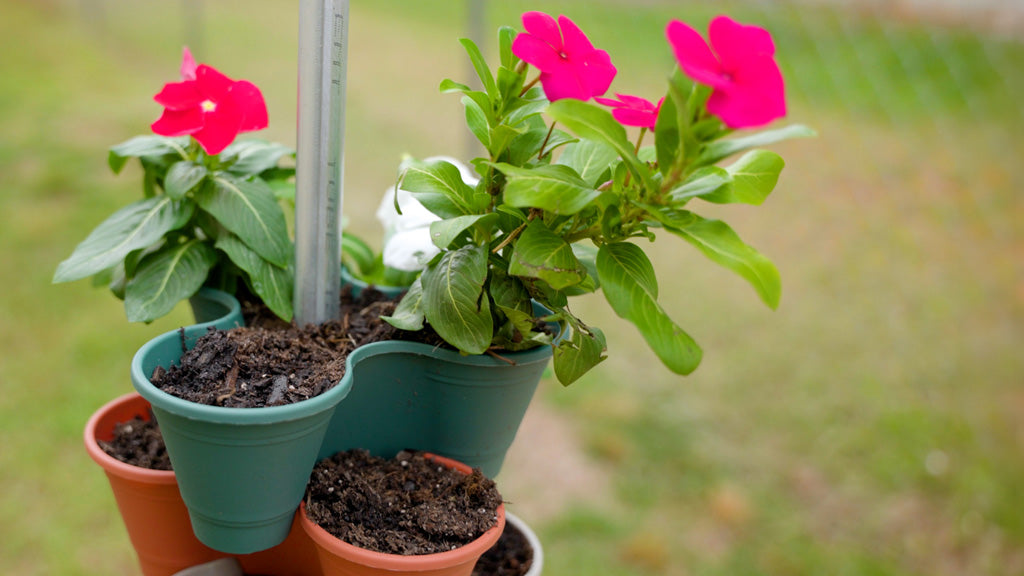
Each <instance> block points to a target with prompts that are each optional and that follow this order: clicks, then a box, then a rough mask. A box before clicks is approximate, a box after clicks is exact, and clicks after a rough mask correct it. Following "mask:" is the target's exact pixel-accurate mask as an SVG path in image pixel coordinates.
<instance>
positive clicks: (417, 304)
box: [381, 276, 424, 332]
mask: <svg viewBox="0 0 1024 576" xmlns="http://www.w3.org/2000/svg"><path fill="white" fill-rule="evenodd" d="M381 318H382V319H383V320H384V321H385V322H387V323H388V324H391V325H392V326H394V327H395V328H398V329H399V330H408V331H410V332H416V331H418V330H422V329H423V319H424V316H423V284H422V276H420V277H419V278H416V280H415V281H414V282H413V283H412V285H411V286H409V290H408V292H406V293H405V296H402V299H401V300H399V302H398V306H397V307H395V311H394V313H392V314H391V315H390V316H381Z"/></svg>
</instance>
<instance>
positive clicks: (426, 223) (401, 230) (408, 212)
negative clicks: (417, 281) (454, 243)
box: [377, 156, 479, 272]
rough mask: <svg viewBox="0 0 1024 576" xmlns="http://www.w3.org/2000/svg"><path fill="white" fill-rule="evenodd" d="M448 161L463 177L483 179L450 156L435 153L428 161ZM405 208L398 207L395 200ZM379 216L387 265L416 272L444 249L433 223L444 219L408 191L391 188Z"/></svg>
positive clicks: (474, 180) (470, 181)
mask: <svg viewBox="0 0 1024 576" xmlns="http://www.w3.org/2000/svg"><path fill="white" fill-rule="evenodd" d="M437 160H444V161H445V162H449V163H451V164H452V165H454V166H455V167H456V168H458V169H459V173H460V174H461V175H462V180H463V181H464V182H465V183H466V184H468V185H470V186H476V184H477V182H478V181H479V178H477V176H476V174H475V173H474V172H473V170H472V169H471V168H470V167H469V166H466V165H464V164H462V163H461V162H459V161H458V160H456V159H454V158H450V157H448V156H432V157H430V158H427V159H426V160H425V161H426V162H432V161H437ZM396 201H397V202H398V207H399V209H400V210H401V211H402V213H401V214H399V213H398V211H397V210H395V202H396ZM377 219H378V220H380V223H381V226H383V227H384V265H385V266H388V267H389V268H395V269H398V270H404V271H407V272H413V271H416V270H422V269H423V268H424V267H425V266H426V265H427V262H430V260H431V259H432V258H433V257H434V256H436V255H437V254H438V253H440V252H441V250H440V249H438V247H437V246H435V245H434V243H433V241H431V239H430V225H431V224H432V223H433V222H437V221H439V220H440V219H441V218H440V217H438V216H437V215H436V214H434V213H433V212H431V211H430V210H427V209H426V208H425V207H424V206H423V204H420V201H419V200H417V199H416V196H415V195H414V194H413V193H412V192H409V191H408V190H402V189H399V190H398V192H397V195H396V192H395V187H394V186H392V187H391V188H388V189H387V191H386V192H385V193H384V198H383V199H381V203H380V207H378V208H377Z"/></svg>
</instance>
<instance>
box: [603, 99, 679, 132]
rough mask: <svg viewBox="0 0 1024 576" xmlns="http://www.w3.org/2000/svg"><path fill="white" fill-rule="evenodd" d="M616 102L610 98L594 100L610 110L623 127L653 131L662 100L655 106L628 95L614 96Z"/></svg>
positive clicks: (647, 101)
mask: <svg viewBox="0 0 1024 576" xmlns="http://www.w3.org/2000/svg"><path fill="white" fill-rule="evenodd" d="M615 97H616V98H618V100H612V99H611V98H595V99H594V100H595V101H596V102H597V103H598V104H603V105H605V106H609V107H611V108H612V117H613V118H615V120H617V121H618V122H619V124H622V125H624V126H639V127H642V128H650V129H651V130H654V126H655V125H656V124H657V123H658V113H659V112H661V104H662V102H664V101H665V99H664V98H662V99H661V100H658V103H657V104H653V103H651V102H650V101H649V100H646V99H644V98H640V97H639V96H630V95H628V94H616V95H615Z"/></svg>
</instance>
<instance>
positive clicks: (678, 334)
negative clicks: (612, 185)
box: [597, 242, 702, 374]
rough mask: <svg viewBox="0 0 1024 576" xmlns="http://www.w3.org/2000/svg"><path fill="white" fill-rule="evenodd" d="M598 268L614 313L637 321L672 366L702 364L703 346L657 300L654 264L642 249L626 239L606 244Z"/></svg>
mask: <svg viewBox="0 0 1024 576" xmlns="http://www.w3.org/2000/svg"><path fill="white" fill-rule="evenodd" d="M597 269H598V272H599V273H600V275H601V290H602V291H603V292H604V295H605V298H606V299H607V300H608V303H609V304H611V306H612V309H613V310H615V313H616V314H618V315H619V316H620V317H622V318H625V319H626V320H629V321H630V322H632V323H633V324H634V325H636V327H637V329H638V330H639V331H640V334H641V335H642V336H643V337H644V340H646V341H647V344H648V345H649V346H650V347H651V350H653V351H654V353H655V354H657V355H658V358H660V359H661V361H662V362H663V363H664V364H665V366H667V367H668V369H669V370H672V371H673V372H675V373H677V374H689V373H691V372H693V371H694V370H695V369H696V368H697V365H698V364H700V360H701V355H702V354H701V350H700V347H699V346H697V343H696V342H694V340H693V338H691V337H690V336H689V335H688V334H687V333H686V332H685V331H683V329H682V328H680V327H679V326H678V325H676V323H675V322H673V321H672V319H671V318H669V317H668V314H666V313H665V311H664V310H663V309H662V308H661V305H659V304H658V282H657V279H656V278H655V276H654V267H653V266H651V262H650V260H648V259H647V255H646V254H644V252H643V250H641V249H640V248H639V247H638V246H636V245H634V244H629V243H627V242H619V243H615V244H604V245H602V246H601V248H600V250H599V251H598V254H597Z"/></svg>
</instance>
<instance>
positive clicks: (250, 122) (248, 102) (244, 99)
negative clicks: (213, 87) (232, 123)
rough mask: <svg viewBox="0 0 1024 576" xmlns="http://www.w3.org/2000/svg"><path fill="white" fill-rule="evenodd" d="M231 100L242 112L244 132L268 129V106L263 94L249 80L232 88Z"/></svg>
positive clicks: (240, 81) (239, 82)
mask: <svg viewBox="0 0 1024 576" xmlns="http://www.w3.org/2000/svg"><path fill="white" fill-rule="evenodd" d="M231 99H232V100H234V101H235V102H236V103H237V104H238V107H239V109H240V110H241V112H242V124H241V127H240V130H241V131H242V132H252V131H255V130H262V129H264V128H266V127H267V104H266V102H265V101H264V100H263V93H262V92H260V89H259V88H257V87H256V85H255V84H253V83H252V82H249V81H248V80H239V81H238V82H235V84H234V85H233V86H232V87H231Z"/></svg>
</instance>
